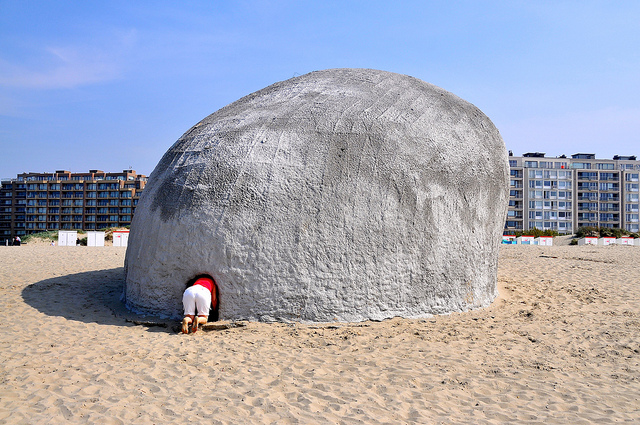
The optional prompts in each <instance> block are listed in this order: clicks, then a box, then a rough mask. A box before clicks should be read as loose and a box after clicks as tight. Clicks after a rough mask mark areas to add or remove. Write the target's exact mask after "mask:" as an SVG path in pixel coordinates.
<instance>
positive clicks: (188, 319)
mask: <svg viewBox="0 0 640 425" xmlns="http://www.w3.org/2000/svg"><path fill="white" fill-rule="evenodd" d="M193 319H194V316H184V319H182V333H183V334H188V333H189V325H190V324H191V322H193Z"/></svg>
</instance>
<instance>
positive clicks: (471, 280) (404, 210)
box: [125, 69, 508, 321]
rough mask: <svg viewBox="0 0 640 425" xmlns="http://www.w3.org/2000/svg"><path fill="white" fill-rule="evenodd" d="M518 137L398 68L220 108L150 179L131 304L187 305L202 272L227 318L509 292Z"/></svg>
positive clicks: (170, 311)
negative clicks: (499, 276) (503, 250)
mask: <svg viewBox="0 0 640 425" xmlns="http://www.w3.org/2000/svg"><path fill="white" fill-rule="evenodd" d="M507 196H508V164H507V155H506V151H505V146H504V143H503V141H502V138H501V137H500V134H499V133H498V130H496V128H495V127H494V125H493V124H492V123H491V121H490V120H489V119H488V118H487V117H486V116H485V115H484V114H483V113H482V112H481V111H480V110H479V109H478V108H476V107H475V106H473V105H471V104H470V103H468V102H466V101H464V100H462V99H460V98H458V97H456V96H455V95H453V94H451V93H449V92H447V91H445V90H443V89H441V88H439V87H436V86H433V85H431V84H428V83H425V82H423V81H420V80H418V79H416V78H412V77H408V76H405V75H399V74H394V73H389V72H383V71H375V70H367V69H332V70H326V71H318V72H312V73H310V74H306V75H303V76H300V77H296V78H292V79H290V80H287V81H284V82H280V83H276V84H273V85H271V86H269V87H267V88H265V89H263V90H260V91H258V92H256V93H253V94H250V95H248V96H246V97H244V98H242V99H240V100H238V101H236V102H234V103H232V104H230V105H228V106H226V107H224V108H222V109H220V110H218V111H217V112H215V113H213V114H211V115H209V116H208V117H207V118H205V119H204V120H202V121H201V122H199V123H198V124H196V125H195V126H194V127H193V128H191V129H190V130H189V131H187V132H186V133H185V134H184V135H183V136H182V137H181V138H180V139H179V140H178V141H177V142H176V143H175V144H174V145H173V146H172V147H171V148H170V149H169V151H168V152H167V153H166V154H165V155H164V157H163V158H162V160H161V161H160V163H159V164H158V165H157V167H156V169H155V170H154V171H153V173H152V174H151V176H150V178H149V182H148V185H147V187H146V188H145V191H144V194H143V196H142V199H141V200H140V204H139V205H138V207H137V209H136V212H135V217H134V220H133V223H132V225H131V235H130V239H129V246H128V249H127V257H126V266H125V269H126V285H125V298H126V304H127V305H128V307H130V308H132V309H134V310H138V311H144V312H150V313H156V314H165V315H168V316H172V317H179V316H181V314H182V303H181V300H182V292H183V291H184V289H185V284H186V282H187V281H188V280H189V279H190V278H192V277H193V276H195V275H198V274H208V275H211V276H212V277H213V278H214V279H215V280H216V282H217V284H218V288H219V300H220V304H219V316H220V319H247V320H267V321H270V320H283V321H290V320H291V321H333V320H339V321H360V320H366V319H374V320H375V319H384V318H388V317H394V316H401V317H424V316H428V315H431V314H440V313H448V312H453V311H465V310H468V309H471V308H477V307H483V306H486V305H488V304H489V303H491V301H492V300H493V299H494V298H495V296H496V295H497V290H496V273H497V262H498V249H499V242H500V234H501V231H502V229H503V226H504V220H505V215H506V207H507Z"/></svg>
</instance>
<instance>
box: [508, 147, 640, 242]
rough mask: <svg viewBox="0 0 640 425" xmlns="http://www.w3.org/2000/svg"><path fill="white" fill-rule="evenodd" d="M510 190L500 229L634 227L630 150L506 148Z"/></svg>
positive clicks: (636, 167)
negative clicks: (600, 153) (549, 153)
mask: <svg viewBox="0 0 640 425" xmlns="http://www.w3.org/2000/svg"><path fill="white" fill-rule="evenodd" d="M509 168H510V174H511V176H510V188H509V190H510V193H509V209H508V214H507V221H506V223H505V231H507V232H509V231H526V230H530V229H534V228H536V229H541V230H555V231H557V232H559V233H561V234H570V233H574V232H575V231H576V230H577V228H579V227H585V226H590V227H610V228H620V229H625V230H628V231H630V232H638V231H639V230H640V229H639V228H638V226H639V220H638V205H639V201H638V193H639V192H638V174H639V173H640V161H637V160H636V157H635V156H620V155H616V156H614V157H613V159H598V158H596V157H595V155H594V154H588V153H587V154H585V153H577V154H574V155H571V158H567V157H566V156H564V155H562V156H560V157H556V158H546V157H545V154H544V153H540V152H534V153H525V154H524V155H522V156H521V157H515V156H513V155H512V154H511V152H510V153H509Z"/></svg>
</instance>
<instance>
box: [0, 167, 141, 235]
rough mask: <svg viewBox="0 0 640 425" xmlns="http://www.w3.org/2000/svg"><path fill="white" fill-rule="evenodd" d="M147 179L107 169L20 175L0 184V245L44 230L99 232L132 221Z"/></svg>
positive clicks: (126, 224)
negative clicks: (107, 170) (107, 171)
mask: <svg viewBox="0 0 640 425" xmlns="http://www.w3.org/2000/svg"><path fill="white" fill-rule="evenodd" d="M146 182H147V177H146V176H144V175H142V174H137V173H136V172H135V171H134V170H123V171H122V172H121V173H106V172H104V171H101V170H90V171H89V172H88V173H72V172H70V171H66V170H59V171H56V172H55V173H23V174H18V176H17V177H16V178H12V179H3V180H2V181H1V182H0V243H1V244H3V245H4V244H5V241H6V240H10V239H11V238H13V237H15V236H26V235H29V234H31V233H38V232H44V231H48V230H99V229H104V228H108V227H123V226H128V225H130V224H131V219H132V217H133V214H134V212H135V208H136V205H137V204H138V200H139V199H140V195H141V194H142V191H143V190H144V186H145V184H146Z"/></svg>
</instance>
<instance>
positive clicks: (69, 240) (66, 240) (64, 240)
mask: <svg viewBox="0 0 640 425" xmlns="http://www.w3.org/2000/svg"><path fill="white" fill-rule="evenodd" d="M77 240H78V232H76V231H75V230H58V246H76V241H77Z"/></svg>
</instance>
